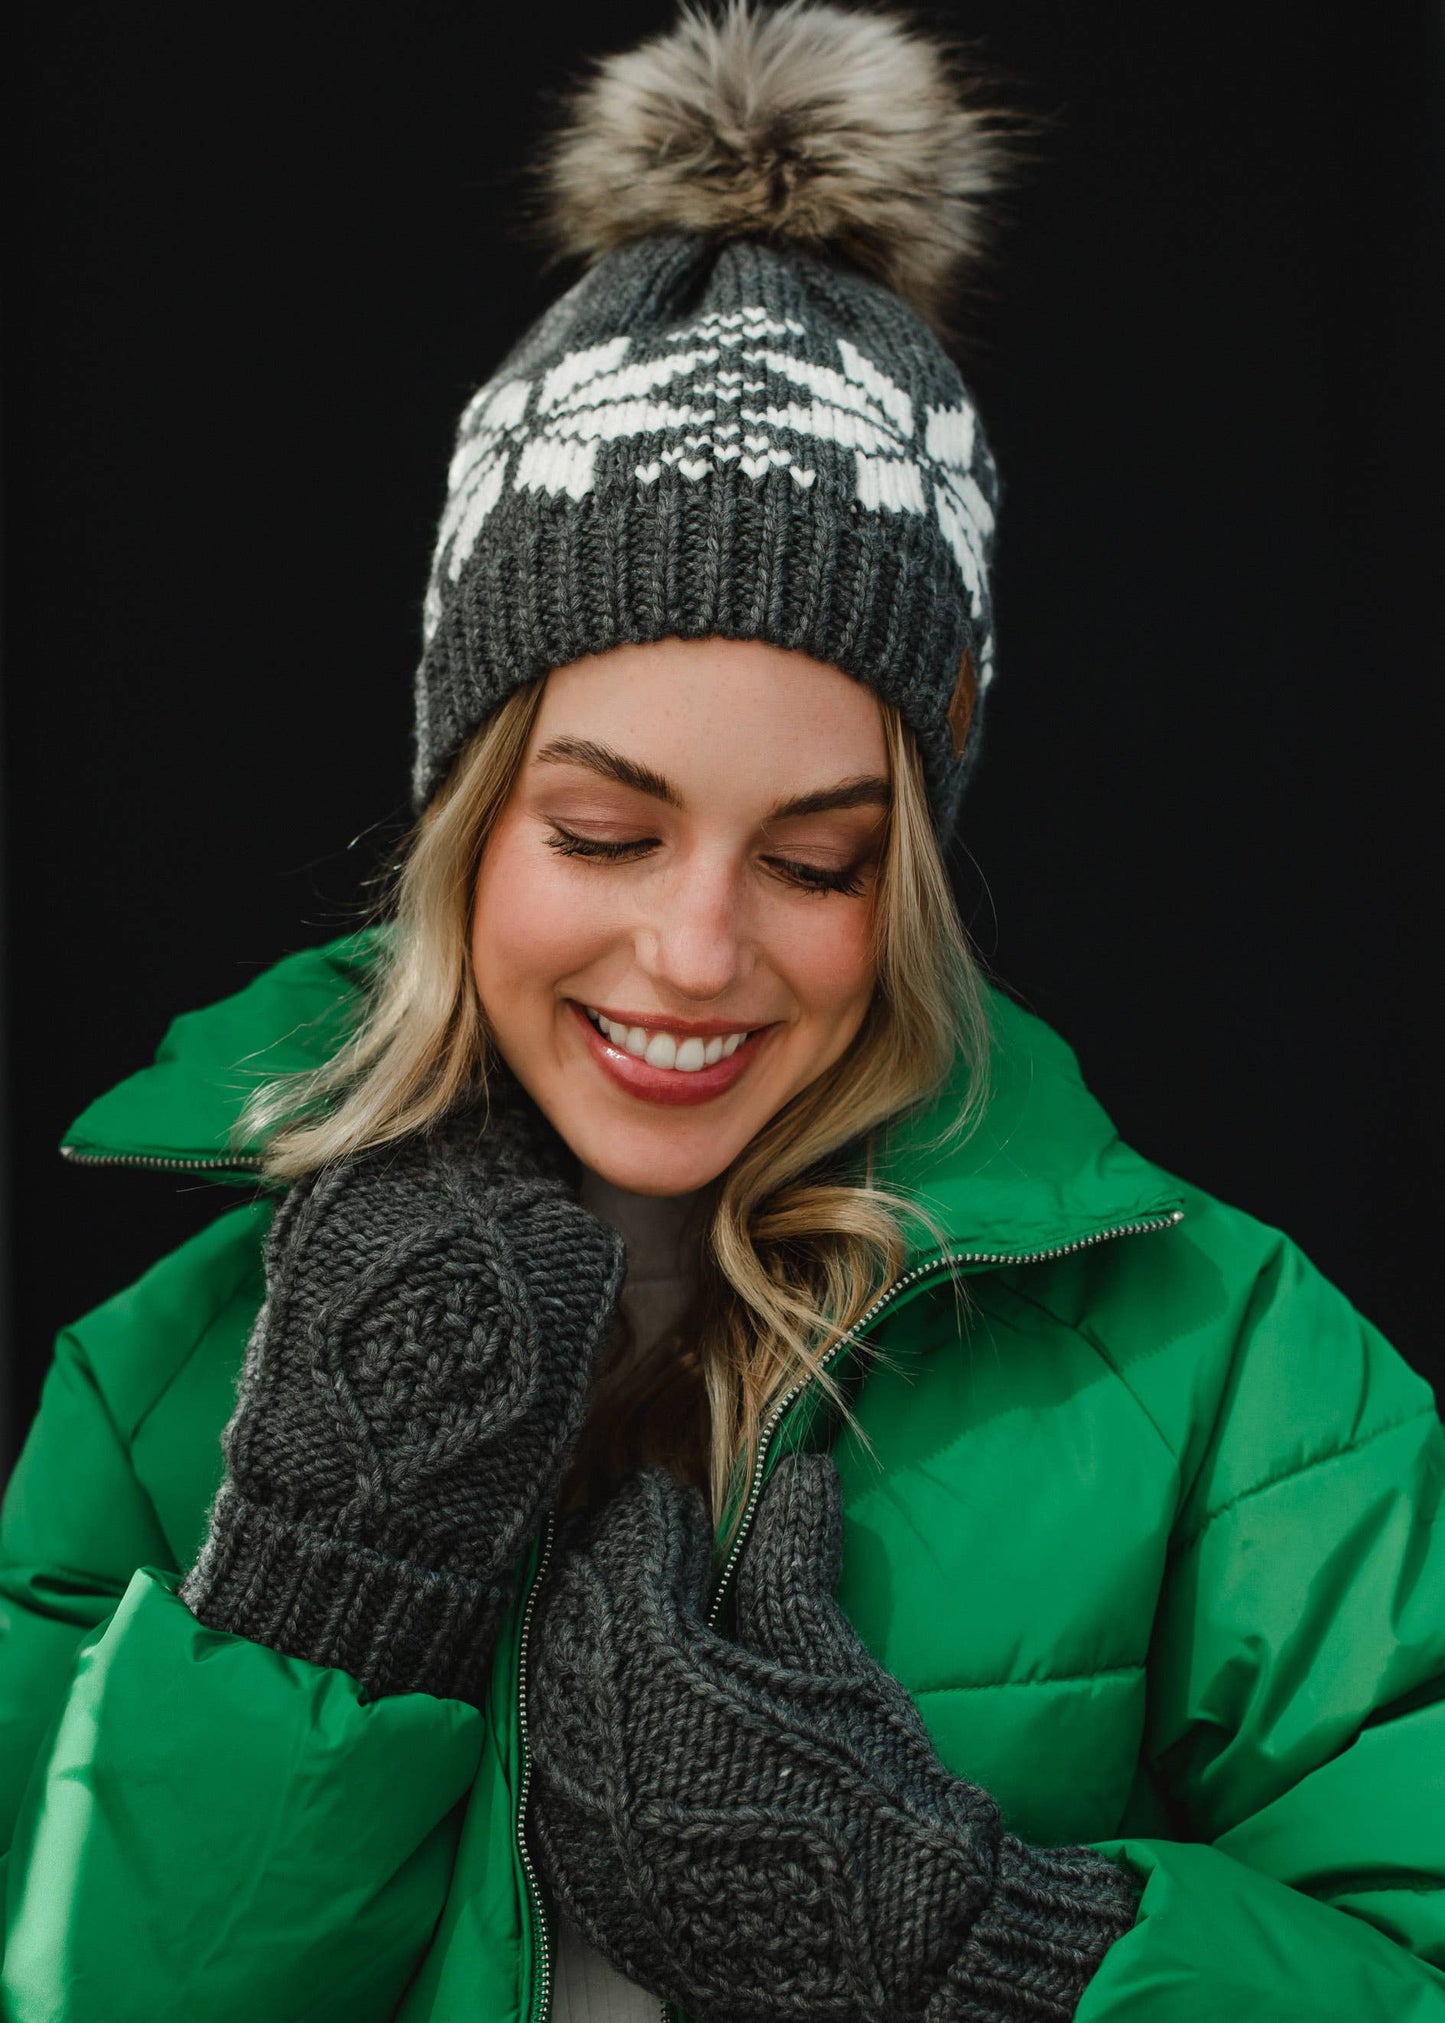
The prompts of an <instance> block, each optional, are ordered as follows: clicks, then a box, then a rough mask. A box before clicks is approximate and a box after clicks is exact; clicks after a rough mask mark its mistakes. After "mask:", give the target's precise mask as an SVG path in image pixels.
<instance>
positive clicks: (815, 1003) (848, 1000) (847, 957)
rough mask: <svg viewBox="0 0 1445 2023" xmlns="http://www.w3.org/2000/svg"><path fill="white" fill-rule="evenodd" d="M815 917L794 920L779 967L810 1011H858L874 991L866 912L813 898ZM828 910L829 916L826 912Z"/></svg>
mask: <svg viewBox="0 0 1445 2023" xmlns="http://www.w3.org/2000/svg"><path fill="white" fill-rule="evenodd" d="M817 911H818V915H819V917H818V919H817V920H816V921H814V920H811V919H808V918H807V917H806V916H805V918H804V919H803V920H802V921H801V922H800V921H797V920H796V918H795V919H794V921H793V923H792V932H791V933H790V935H789V936H788V939H787V942H786V944H785V959H784V961H783V962H782V965H781V967H782V968H783V971H784V973H785V975H787V977H788V978H789V980H790V982H791V983H792V986H793V990H794V992H795V994H796V996H797V998H798V1001H799V1003H800V1004H802V1005H803V1006H804V1007H805V1008H806V1009H807V1010H808V1011H810V1012H813V1013H815V1014H816V1015H817V1016H819V1017H822V1018H833V1019H843V1018H847V1017H848V1016H849V1015H850V1014H853V1013H857V1014H859V1015H860V1016H861V1013H862V1011H863V1009H864V1008H865V1007H866V1006H867V1003H868V1000H869V998H870V997H871V996H872V994H873V979H874V968H873V949H872V936H871V931H870V922H869V916H868V912H867V910H866V909H865V908H863V907H861V906H849V907H848V908H847V911H846V917H843V918H840V915H842V914H843V913H844V907H843V905H842V903H839V904H838V905H837V906H836V908H835V906H834V903H833V902H831V901H829V900H819V901H818V902H817ZM829 914H831V915H832V918H831V919H830V918H828V917H827V916H828V915H829Z"/></svg>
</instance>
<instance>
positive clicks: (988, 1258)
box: [664, 1208, 1184, 2023]
mask: <svg viewBox="0 0 1445 2023" xmlns="http://www.w3.org/2000/svg"><path fill="white" fill-rule="evenodd" d="M1183 1220H1184V1210H1183V1209H1182V1208H1176V1209H1173V1210H1171V1211H1170V1213H1169V1214H1167V1215H1152V1216H1145V1217H1143V1218H1142V1219H1141V1220H1139V1221H1136V1222H1119V1223H1115V1225H1114V1226H1113V1228H1111V1229H1096V1230H1094V1231H1093V1232H1092V1234H1090V1235H1089V1236H1080V1237H1076V1238H1075V1240H1074V1241H1073V1242H1072V1243H1059V1244H1055V1245H1054V1246H1053V1248H1052V1249H1050V1250H1023V1251H1019V1250H1013V1251H998V1250H966V1251H950V1252H948V1253H946V1254H945V1255H944V1256H943V1257H936V1258H934V1259H932V1261H931V1262H929V1263H928V1264H916V1265H915V1266H914V1267H913V1269H912V1271H906V1272H905V1273H904V1274H903V1276H902V1278H896V1279H894V1281H893V1283H892V1285H890V1286H885V1287H884V1289H883V1291H882V1292H881V1293H880V1294H879V1295H878V1297H877V1299H875V1300H874V1302H873V1304H872V1306H870V1307H869V1308H868V1309H867V1311H866V1312H865V1313H863V1314H861V1315H860V1316H859V1318H858V1319H857V1320H856V1321H855V1322H854V1323H853V1325H852V1327H851V1328H849V1329H848V1330H847V1331H846V1333H844V1334H841V1335H839V1337H838V1339H837V1341H836V1342H834V1344H833V1346H832V1348H831V1349H829V1351H828V1353H827V1354H826V1355H825V1356H824V1357H823V1359H822V1361H821V1363H820V1364H819V1366H818V1369H817V1370H816V1371H809V1372H807V1373H806V1374H805V1375H804V1376H802V1377H800V1378H799V1379H798V1381H797V1382H796V1383H795V1384H794V1385H793V1386H792V1387H791V1388H790V1389H789V1390H788V1391H786V1392H785V1393H784V1394H783V1396H782V1397H781V1398H780V1399H779V1400H778V1402H777V1404H776V1405H775V1406H774V1407H773V1409H772V1411H771V1412H770V1413H769V1414H768V1416H767V1419H766V1420H765V1421H764V1423H763V1430H762V1432H761V1433H760V1434H759V1436H758V1451H757V1457H756V1459H755V1460H754V1463H753V1479H752V1482H751V1484H750V1485H749V1488H748V1500H747V1503H746V1505H745V1506H744V1509H743V1514H742V1516H741V1517H740V1518H739V1520H738V1528H737V1531H736V1533H735V1534H734V1537H733V1542H732V1549H731V1551H730V1552H729V1553H728V1556H727V1562H726V1564H725V1565H724V1567H723V1570H722V1572H721V1574H720V1575H719V1576H718V1584H717V1590H716V1592H715V1593H714V1595H713V1602H712V1608H711V1611H710V1612H709V1614H708V1619H707V1626H708V1628H709V1629H713V1628H715V1627H716V1624H717V1619H718V1617H719V1615H720V1614H721V1613H722V1605H723V1601H724V1599H725V1598H726V1595H727V1591H728V1583H729V1581H730V1580H731V1579H732V1576H733V1570H734V1568H735V1567H736V1566H737V1563H738V1559H739V1556H740V1555H741V1553H742V1549H743V1545H744V1543H745V1541H746V1539H747V1535H748V1532H749V1530H750V1528H751V1526H752V1521H753V1517H754V1514H755V1512H756V1510H757V1505H758V1493H759V1491H760V1490H761V1488H762V1486H763V1474H764V1471H765V1470H766V1468H767V1464H768V1450H769V1448H770V1446H771V1444H772V1439H773V1435H774V1434H775V1433H776V1432H777V1430H778V1427H779V1425H780V1424H781V1422H782V1419H783V1416H784V1414H785V1413H786V1412H787V1410H788V1408H789V1407H790V1406H791V1405H792V1404H793V1402H794V1400H795V1399H797V1398H798V1397H799V1396H800V1395H801V1394H802V1392H803V1391H805V1390H806V1389H807V1387H808V1385H809V1384H810V1383H811V1382H812V1381H813V1379H814V1377H816V1376H819V1375H821V1374H822V1373H823V1371H825V1370H826V1369H827V1368H828V1367H829V1365H830V1364H831V1363H832V1362H833V1361H834V1360H835V1358H836V1357H838V1356H839V1355H840V1354H841V1353H842V1351H843V1350H844V1349H845V1348H846V1347H847V1346H848V1344H849V1343H850V1342H855V1341H856V1340H857V1339H858V1336H859V1335H860V1333H861V1332H862V1330H863V1329H864V1328H867V1327H871V1326H872V1325H873V1322H874V1321H875V1320H876V1319H877V1318H878V1316H879V1314H880V1313H882V1311H883V1309H884V1308H885V1307H886V1306H891V1305H892V1303H893V1301H894V1300H895V1299H896V1298H897V1297H898V1295H899V1294H900V1293H901V1292H904V1291H906V1290H907V1289H908V1287H909V1286H911V1285H915V1284H917V1283H918V1281H919V1280H921V1279H925V1278H929V1277H932V1276H933V1274H934V1273H936V1272H940V1271H952V1270H953V1269H954V1268H955V1266H957V1265H966V1264H985V1265H988V1264H1042V1263H1044V1262H1045V1261H1046V1260H1047V1259H1049V1258H1054V1257H1068V1256H1069V1255H1070V1254H1071V1253H1072V1252H1074V1251H1076V1250H1088V1249H1090V1248H1091V1247H1092V1246H1093V1245H1094V1244H1096V1243H1108V1242H1110V1241H1112V1239H1113V1238H1115V1237H1118V1236H1139V1235H1142V1234H1143V1233H1144V1232H1145V1231H1147V1230H1151V1229H1172V1228H1173V1227H1174V1225H1175V1224H1176V1223H1178V1222H1182V1221H1183ZM664 2023H667V2018H666V2012H665V2011H664Z"/></svg>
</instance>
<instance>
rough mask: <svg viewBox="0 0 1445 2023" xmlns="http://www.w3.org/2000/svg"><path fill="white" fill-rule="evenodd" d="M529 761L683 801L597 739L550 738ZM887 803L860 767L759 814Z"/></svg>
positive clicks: (778, 816)
mask: <svg viewBox="0 0 1445 2023" xmlns="http://www.w3.org/2000/svg"><path fill="white" fill-rule="evenodd" d="M532 763H533V764H534V765H538V766H585V767H586V768H587V770H588V771H589V772H593V773H600V774H601V775H602V777H603V779H605V780H616V781H617V782H618V784H619V785H620V786H624V787H631V788H632V789H633V791H634V792H635V793H639V794H646V795H647V796H648V798H649V799H650V800H654V801H664V802H666V804H667V806H668V807H669V808H681V807H683V806H684V805H685V803H684V801H683V798H682V795H681V794H680V793H679V792H678V791H677V788H676V787H674V786H673V784H672V782H671V781H670V780H666V779H664V778H663V776H662V774H661V773H659V772H654V770H653V768H652V767H651V766H644V765H640V764H639V763H638V761H637V760H636V759H629V758H627V757H625V756H624V754H623V753H621V752H615V751H613V750H612V748H611V746H610V745H600V744H597V743H596V742H595V741H594V740H593V739H591V738H551V739H549V740H548V742H547V743H546V744H545V745H543V746H542V748H541V750H540V751H539V752H538V753H537V754H536V756H535V758H534V759H533V761H532ZM892 803H893V790H892V788H891V787H890V785H889V783H888V781H887V780H886V779H884V778H883V777H882V776H881V775H880V774H878V773H860V774H858V775H856V776H855V777H854V778H853V779H850V780H839V781H838V783H837V785H836V786H832V787H815V788H814V789H813V791H812V792H811V793H809V794H794V795H793V796H791V798H790V799H788V800H785V801H778V802H776V803H775V804H774V806H773V807H771V808H770V809H769V810H768V812H767V814H766V816H765V817H764V820H765V821H768V822H782V821H787V820H789V819H790V818H795V817H797V816H799V815H828V814H831V813H832V812H833V811H834V810H835V809H838V808H864V807H878V808H887V807H891V806H892Z"/></svg>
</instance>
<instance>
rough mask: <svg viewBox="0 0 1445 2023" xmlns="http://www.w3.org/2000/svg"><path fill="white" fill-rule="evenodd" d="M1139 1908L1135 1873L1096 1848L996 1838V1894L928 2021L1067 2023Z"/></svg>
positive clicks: (1006, 1836) (931, 2008)
mask: <svg viewBox="0 0 1445 2023" xmlns="http://www.w3.org/2000/svg"><path fill="white" fill-rule="evenodd" d="M1138 1908H1139V1884H1138V1882H1137V1881H1136V1880H1135V1878H1134V1875H1133V1873H1132V1872H1131V1871H1130V1870H1128V1869H1124V1868H1121V1867H1120V1866H1119V1865H1118V1864H1117V1863H1116V1862H1112V1861H1110V1860H1109V1859H1108V1858H1107V1857H1106V1856H1104V1855H1101V1854H1099V1853H1098V1852H1096V1850H1095V1849H1093V1848H1088V1847H1029V1846H1027V1845H1026V1844H1025V1843H1024V1842H1023V1841H1021V1840H1018V1839H1016V1838H1015V1836H1014V1835H1013V1834H1011V1833H1006V1834H1004V1835H1002V1836H1001V1838H1000V1840H999V1848H998V1872H997V1876H996V1879H995V1884H994V1889H993V1894H992V1895H991V1896H990V1897H989V1899H988V1902H987V1903H986V1904H985V1905H984V1907H983V1909H982V1911H981V1912H980V1913H979V1915H978V1917H977V1919H976V1920H975V1922H974V1925H973V1928H972V1930H971V1931H970V1933H969V1939H968V1944H967V1946H966V1947H965V1948H964V1950H963V1952H962V1953H961V1954H960V1956H959V1958H958V1959H957V1960H956V1961H955V1962H954V1964H953V1967H952V1968H951V1969H950V1971H949V1976H948V1981H947V1983H946V1984H945V1986H944V1987H943V1988H941V1989H940V1990H939V1992H938V1994H937V1995H936V1996H935V1997H934V1999H933V2001H932V2002H931V2003H930V2004H929V2006H928V2011H927V2016H928V2023H1068V2019H1069V2018H1071V2017H1072V2016H1073V2014H1074V2012H1075V2010H1076V2009H1077V2008H1078V2006H1079V2001H1080V1998H1081V1997H1082V1995H1083V1992H1084V1989H1085V1988H1086V1987H1087V1985H1088V1983H1089V1982H1090V1981H1091V1980H1092V1979H1093V1977H1094V1975H1095V1973H1097V1971H1098V1967H1099V1962H1100V1961H1101V1960H1102V1959H1103V1957H1104V1954H1105V1953H1106V1952H1107V1951H1108V1949H1109V1947H1110V1946H1112V1945H1113V1943H1114V1941H1115V1939H1118V1938H1121V1937H1122V1936H1123V1934H1124V1933H1125V1932H1127V1931H1128V1930H1129V1928H1130V1926H1131V1925H1132V1924H1133V1923H1134V1920H1135V1918H1136V1916H1137V1914H1138Z"/></svg>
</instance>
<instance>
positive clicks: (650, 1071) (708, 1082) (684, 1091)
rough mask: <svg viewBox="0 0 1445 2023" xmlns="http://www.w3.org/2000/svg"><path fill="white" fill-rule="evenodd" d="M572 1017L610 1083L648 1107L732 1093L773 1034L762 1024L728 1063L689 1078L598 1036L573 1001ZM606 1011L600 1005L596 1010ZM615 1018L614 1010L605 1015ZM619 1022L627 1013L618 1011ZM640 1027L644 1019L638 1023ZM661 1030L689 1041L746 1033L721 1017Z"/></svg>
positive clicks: (700, 1070) (636, 1021)
mask: <svg viewBox="0 0 1445 2023" xmlns="http://www.w3.org/2000/svg"><path fill="white" fill-rule="evenodd" d="M567 1002H568V1005H569V1007H570V1009H571V1012H572V1015H573V1017H574V1018H575V1019H576V1021H577V1023H578V1025H579V1026H580V1027H581V1029H582V1037H583V1039H584V1040H585V1041H586V1043H587V1050H588V1052H589V1053H590V1054H591V1056H592V1058H593V1060H594V1061H596V1063H597V1065H598V1067H599V1068H601V1070H602V1072H603V1074H604V1075H606V1076H607V1078H608V1080H609V1081H611V1082H612V1083H614V1084H615V1086H616V1087H618V1088H619V1089H625V1090H626V1092H627V1094H628V1095H629V1096H640V1097H641V1098H642V1100H643V1101H644V1102H645V1103H707V1102H710V1101H711V1100H712V1098H713V1097H714V1096H720V1095H722V1094H723V1093H724V1091H725V1090H727V1089H730V1088H731V1087H732V1085H733V1083H734V1082H736V1081H737V1079H738V1077H739V1076H740V1075H744V1074H746V1073H747V1071H748V1069H749V1068H750V1067H751V1066H752V1064H753V1061H754V1060H755V1059H756V1058H757V1055H758V1052H759V1050H760V1049H761V1048H762V1047H763V1046H764V1045H765V1044H766V1042H767V1039H768V1035H769V1034H770V1033H771V1032H772V1031H773V1027H772V1026H771V1025H766V1026H759V1027H758V1028H757V1030H756V1031H755V1032H751V1033H749V1034H748V1037H747V1038H746V1039H745V1040H744V1041H743V1043H742V1045H741V1046H740V1047H739V1048H738V1050H737V1052H736V1053H734V1054H729V1055H728V1057H727V1058H726V1059H725V1060H721V1061H714V1063H713V1065H712V1066H711V1067H710V1068H699V1069H697V1071H696V1073H694V1074H691V1075H689V1074H685V1073H683V1072H682V1071H681V1070H680V1069H678V1068H654V1067H650V1066H649V1065H648V1063H647V1062H646V1061H643V1060H639V1059H638V1058H637V1057H636V1056H635V1055H633V1054H629V1053H628V1052H627V1050H626V1048H625V1047H619V1046H617V1045H615V1044H614V1043H613V1042H612V1041H611V1040H609V1039H607V1038H605V1037H604V1036H603V1034H601V1033H600V1032H598V1030H597V1028H596V1026H594V1025H593V1023H592V1021H591V1019H590V1018H588V1016H587V1014H586V1012H585V1011H584V1010H583V1008H582V1006H581V1005H580V1004H578V1003H577V1001H576V1000H575V999H574V998H569V999H568V1000H567ZM598 1009H599V1010H601V1009H602V1007H601V1006H599V1007H598ZM604 1016H605V1017H607V1018H608V1019H610V1018H612V1016H613V1014H612V1013H611V1012H606V1013H605V1014H604ZM617 1016H618V1022H619V1024H620V1023H621V1020H622V1018H623V1017H625V1016H626V1014H625V1013H619V1014H618V1015H617ZM633 1023H634V1024H640V1023H641V1021H640V1020H634V1021H633ZM657 1030H659V1031H667V1032H671V1033H682V1034H683V1035H684V1036H685V1037H687V1038H689V1039H690V1038H693V1037H696V1038H698V1039H703V1038H715V1037H716V1036H717V1035H719V1034H722V1033H736V1032H741V1031H742V1030H743V1028H742V1027H740V1026H737V1025H723V1024H722V1023H721V1022H720V1021H719V1020H717V1019H693V1020H686V1021H684V1020H680V1021H678V1022H676V1023H672V1022H669V1023H668V1025H667V1026H666V1027H659V1028H657Z"/></svg>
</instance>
